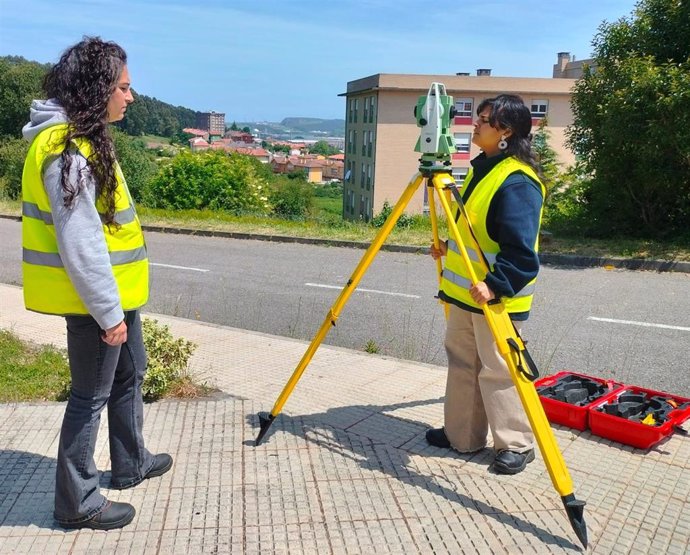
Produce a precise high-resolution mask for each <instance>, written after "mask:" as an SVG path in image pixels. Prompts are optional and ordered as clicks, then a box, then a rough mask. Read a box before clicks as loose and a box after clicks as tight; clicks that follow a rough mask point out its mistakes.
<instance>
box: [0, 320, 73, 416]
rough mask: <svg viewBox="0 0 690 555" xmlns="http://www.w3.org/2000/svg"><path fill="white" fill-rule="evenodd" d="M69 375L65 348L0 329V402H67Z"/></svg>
mask: <svg viewBox="0 0 690 555" xmlns="http://www.w3.org/2000/svg"><path fill="white" fill-rule="evenodd" d="M69 385H70V374H69V366H68V365H67V356H66V353H65V352H64V351H61V350H59V349H56V348H55V347H53V346H52V345H48V346H46V345H33V344H31V343H27V342H24V341H22V340H21V339H19V338H18V337H17V336H15V335H14V334H13V333H11V332H9V331H7V330H0V402H3V403H18V402H23V401H64V400H65V399H67V395H68V394H69Z"/></svg>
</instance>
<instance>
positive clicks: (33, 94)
mask: <svg viewBox="0 0 690 555" xmlns="http://www.w3.org/2000/svg"><path fill="white" fill-rule="evenodd" d="M48 67H49V66H48V65H43V64H39V63H37V62H29V61H27V60H25V59H24V58H21V57H16V56H5V57H1V58H0V137H1V136H7V137H16V138H19V137H21V136H22V127H23V126H24V124H25V123H26V122H27V121H29V107H30V106H31V101H32V100H33V99H35V98H43V93H42V92H41V89H42V84H43V77H44V76H45V74H46V72H47V70H48Z"/></svg>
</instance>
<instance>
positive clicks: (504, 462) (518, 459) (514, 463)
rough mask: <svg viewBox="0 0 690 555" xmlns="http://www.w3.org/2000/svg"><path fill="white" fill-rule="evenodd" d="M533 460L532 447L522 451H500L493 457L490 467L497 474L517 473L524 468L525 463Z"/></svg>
mask: <svg viewBox="0 0 690 555" xmlns="http://www.w3.org/2000/svg"><path fill="white" fill-rule="evenodd" d="M533 460H534V449H530V450H529V451H526V452H524V453H517V452H515V451H500V452H499V453H498V455H496V458H495V459H494V464H493V465H492V466H491V468H492V469H493V470H494V472H496V473H497V474H517V473H518V472H522V471H523V470H525V467H526V466H527V463H531V462H532V461H533Z"/></svg>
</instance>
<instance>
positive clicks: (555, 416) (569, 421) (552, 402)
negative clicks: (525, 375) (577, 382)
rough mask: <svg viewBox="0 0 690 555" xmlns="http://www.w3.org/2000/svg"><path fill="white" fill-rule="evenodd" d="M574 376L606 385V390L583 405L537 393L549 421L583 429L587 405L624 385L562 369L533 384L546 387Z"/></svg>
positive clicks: (596, 401) (606, 396)
mask: <svg viewBox="0 0 690 555" xmlns="http://www.w3.org/2000/svg"><path fill="white" fill-rule="evenodd" d="M576 378H584V379H586V380H591V381H593V382H596V383H598V384H601V385H603V386H606V388H607V390H608V391H607V392H606V393H604V394H603V395H602V396H600V397H598V398H596V399H594V400H592V401H591V402H590V403H588V404H586V405H583V406H577V405H573V404H570V403H566V402H564V401H560V400H558V399H552V398H550V397H546V396H543V395H539V399H540V400H541V404H542V406H543V407H544V412H545V413H546V417H547V418H548V419H549V422H552V423H555V424H561V425H563V426H567V427H568V428H575V429H576V430H580V431H584V430H586V429H587V425H588V422H587V421H588V415H589V407H591V406H592V405H594V404H595V403H598V402H601V401H602V400H603V399H606V398H608V397H610V396H611V395H613V394H614V392H616V391H618V390H621V389H622V388H623V387H624V385H623V384H621V383H619V382H616V381H614V380H605V379H602V378H595V377H593V376H587V375H586V374H578V373H577V372H570V371H567V370H563V371H561V372H558V373H557V374H554V375H552V376H546V377H544V378H541V379H539V380H537V381H536V382H534V386H535V387H537V388H538V387H542V386H544V387H548V386H553V385H556V384H557V383H559V382H562V381H564V380H568V379H576Z"/></svg>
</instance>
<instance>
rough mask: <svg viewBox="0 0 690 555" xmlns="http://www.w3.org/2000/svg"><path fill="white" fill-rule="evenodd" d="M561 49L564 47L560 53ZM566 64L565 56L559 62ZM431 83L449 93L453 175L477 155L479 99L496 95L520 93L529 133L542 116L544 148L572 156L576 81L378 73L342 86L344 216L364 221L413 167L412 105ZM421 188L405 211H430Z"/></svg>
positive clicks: (398, 190)
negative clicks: (568, 141) (568, 136)
mask: <svg viewBox="0 0 690 555" xmlns="http://www.w3.org/2000/svg"><path fill="white" fill-rule="evenodd" d="M562 54H567V53H562ZM560 61H561V63H562V64H565V63H566V62H567V61H570V59H569V58H568V60H567V61H566V59H565V57H563V59H561V60H560ZM433 82H439V83H443V84H444V85H445V86H446V91H447V93H448V94H449V95H452V96H453V99H454V102H455V108H456V111H457V115H456V117H455V118H454V121H453V123H452V126H451V132H452V133H453V135H454V136H455V141H456V144H457V153H455V154H454V155H453V176H454V177H455V178H456V180H458V181H460V180H462V179H463V178H464V176H465V175H467V171H468V169H469V167H470V160H471V159H472V158H474V157H475V156H476V155H478V154H479V149H478V148H477V147H476V146H475V145H473V144H472V128H473V126H472V122H473V119H474V116H475V114H476V108H477V106H478V104H479V103H480V102H481V101H482V100H483V99H485V98H488V97H492V96H496V95H498V94H501V93H513V94H518V95H520V96H521V97H522V98H523V100H524V101H525V103H526V104H527V106H529V107H530V109H531V111H532V123H533V131H536V126H537V125H538V124H539V122H540V121H541V120H542V119H543V118H547V123H548V127H547V129H548V130H549V132H550V146H551V147H552V148H553V149H554V150H555V151H556V154H557V155H558V157H559V161H560V162H561V164H563V165H564V166H567V165H569V164H571V163H572V162H573V161H574V156H573V154H572V152H570V151H569V150H568V149H567V148H566V147H565V144H564V143H565V129H566V127H567V126H568V125H569V124H570V123H571V122H572V112H571V108H570V96H571V89H572V87H573V85H574V83H575V79H569V78H529V77H494V76H491V70H489V69H481V70H477V75H469V74H456V75H407V74H384V73H380V74H376V75H371V76H369V77H364V78H362V79H357V80H355V81H350V82H348V84H347V92H345V93H343V94H341V95H340V96H344V97H345V98H346V127H345V168H344V170H345V180H344V186H343V217H344V218H346V219H352V220H354V219H363V220H365V221H368V220H369V219H370V218H371V217H372V216H373V215H374V214H377V213H378V212H380V211H381V208H382V207H383V203H384V202H385V201H388V202H389V203H390V204H394V203H395V202H396V201H397V200H398V198H399V197H400V195H401V194H402V192H403V190H404V189H405V187H406V186H407V185H408V183H409V181H410V179H411V178H412V176H413V175H414V174H415V173H416V172H417V168H418V166H419V156H420V154H419V153H417V152H415V151H414V147H415V143H416V142H417V139H418V137H419V132H420V129H419V128H418V127H417V124H416V120H415V117H414V113H413V110H414V106H415V104H416V103H417V99H418V98H419V96H421V95H425V94H427V92H428V90H429V86H430V85H431V83H433ZM426 195H427V191H426V188H425V187H420V190H419V191H417V193H416V194H415V196H414V197H413V198H412V200H411V201H410V203H409V205H408V207H407V209H406V212H407V213H409V214H418V213H422V212H424V211H426V210H428V202H427V198H426Z"/></svg>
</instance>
